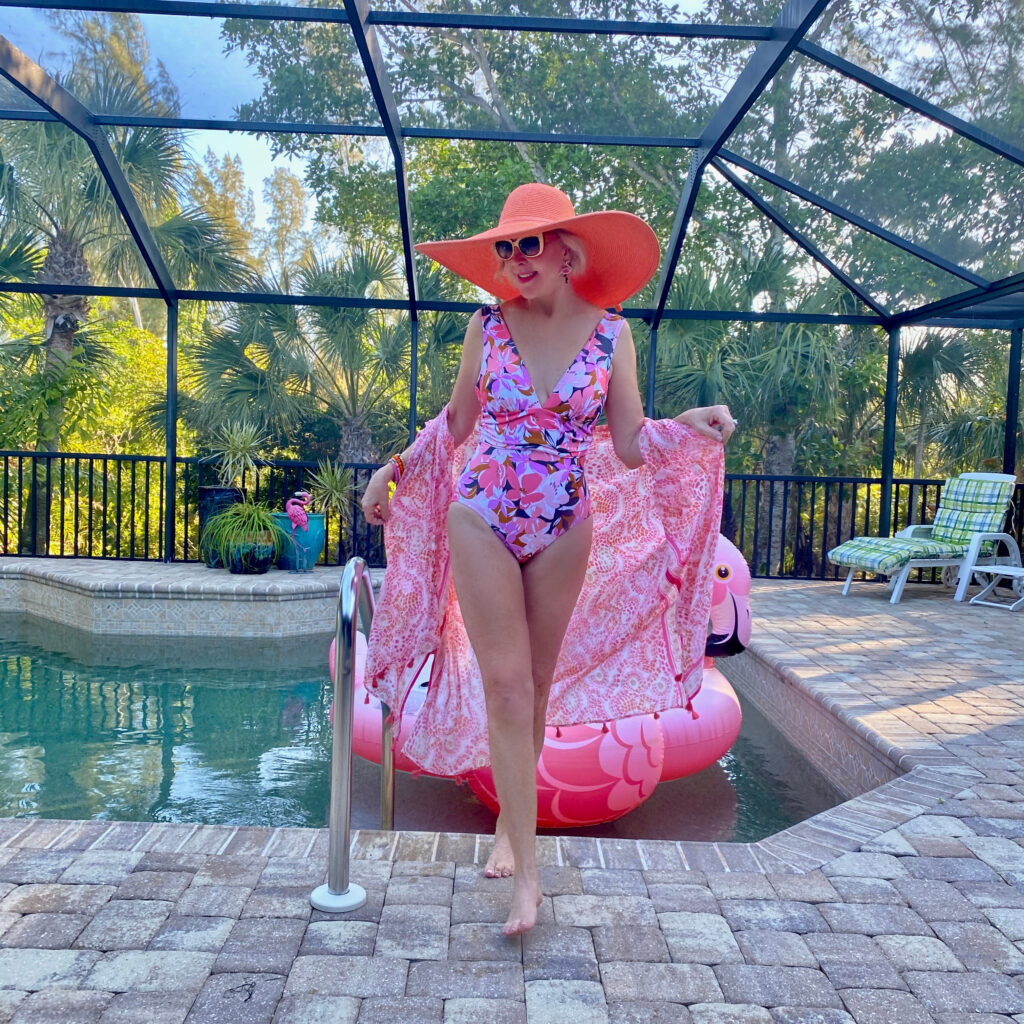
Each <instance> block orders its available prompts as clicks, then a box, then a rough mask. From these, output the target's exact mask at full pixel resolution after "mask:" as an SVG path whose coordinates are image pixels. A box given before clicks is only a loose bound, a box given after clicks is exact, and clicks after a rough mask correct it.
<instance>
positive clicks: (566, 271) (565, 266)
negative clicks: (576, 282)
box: [559, 249, 572, 284]
mask: <svg viewBox="0 0 1024 1024" xmlns="http://www.w3.org/2000/svg"><path fill="white" fill-rule="evenodd" d="M559 273H561V275H562V280H563V281H564V282H565V283H566V284H568V283H569V275H570V274H571V273H572V253H570V252H569V250H568V249H566V250H565V255H564V256H563V257H562V269H561V270H560V271H559Z"/></svg>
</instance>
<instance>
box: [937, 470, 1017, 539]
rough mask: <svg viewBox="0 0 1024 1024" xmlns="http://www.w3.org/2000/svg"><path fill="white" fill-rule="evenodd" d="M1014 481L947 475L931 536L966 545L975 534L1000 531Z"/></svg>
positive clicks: (1004, 519) (1008, 505)
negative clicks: (966, 478) (948, 477)
mask: <svg viewBox="0 0 1024 1024" xmlns="http://www.w3.org/2000/svg"><path fill="white" fill-rule="evenodd" d="M1012 494H1013V484H1011V483H1009V482H1006V483H1001V482H999V481H996V480H964V479H963V478H962V477H950V479H949V480H947V481H946V485H945V486H944V487H943V489H942V494H941V496H940V497H939V509H938V511H937V512H936V513H935V522H934V523H933V524H932V539H933V540H937V541H941V542H942V543H946V544H969V543H970V542H971V537H972V536H973V535H974V534H976V533H999V532H1000V531H1001V530H1002V528H1003V524H1004V523H1005V521H1006V512H1007V509H1008V508H1009V507H1010V497H1011V495H1012Z"/></svg>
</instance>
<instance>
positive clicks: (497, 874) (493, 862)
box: [484, 820, 516, 878]
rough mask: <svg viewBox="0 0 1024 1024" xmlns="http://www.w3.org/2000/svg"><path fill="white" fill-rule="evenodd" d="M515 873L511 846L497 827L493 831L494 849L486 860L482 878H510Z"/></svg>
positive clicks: (506, 836)
mask: <svg viewBox="0 0 1024 1024" xmlns="http://www.w3.org/2000/svg"><path fill="white" fill-rule="evenodd" d="M515 873H516V859H515V857H514V856H513V855H512V845H511V843H509V841H508V833H507V832H505V830H504V829H503V828H502V827H501V822H500V820H499V822H498V826H497V828H496V829H495V831H494V849H493V850H492V851H491V855H490V857H488V858H487V866H486V867H485V868H484V876H485V877H487V878H510V877H511V876H512V875H514V874H515Z"/></svg>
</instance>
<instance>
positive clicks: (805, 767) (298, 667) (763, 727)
mask: <svg viewBox="0 0 1024 1024" xmlns="http://www.w3.org/2000/svg"><path fill="white" fill-rule="evenodd" d="M328 642H329V638H328V637H303V638H295V639H290V640H238V639H232V640H214V639H207V638H199V639H189V640H183V639H181V638H180V637H179V638H171V639H167V640H160V639H154V638H151V637H143V638H127V637H100V636H94V635H92V634H88V633H82V632H80V631H77V630H73V629H68V628H66V627H55V626H54V625H53V624H52V623H48V622H43V621H42V620H38V619H34V618H31V617H28V616H24V615H13V614H9V615H0V817H11V816H24V817H44V818H75V819H110V820H120V821H173V822H199V823H219V824H228V825H269V826H313V827H320V826H323V825H325V824H326V820H327V807H328V800H329V778H330V772H329V763H330V743H331V737H330V730H329V725H328V720H327V709H328V707H329V704H330V699H331V688H330V684H329V681H328V677H327V671H326V668H327V665H326V651H327V645H328ZM743 711H744V723H743V729H742V731H741V733H740V736H739V739H738V741H737V743H736V745H735V746H734V748H733V749H732V751H730V753H729V754H728V755H727V756H726V757H725V758H723V759H722V760H721V761H720V762H719V763H718V764H716V765H713V766H712V767H710V768H708V769H706V770H705V771H703V772H700V773H699V774H697V775H694V776H690V777H688V778H685V779H678V780H675V781H672V782H667V783H662V784H661V785H659V786H658V788H657V789H656V790H655V792H654V795H653V796H652V797H651V798H650V799H649V800H648V801H647V802H646V803H645V804H643V805H641V806H640V807H639V808H638V809H637V810H635V811H633V812H632V813H630V814H628V815H626V816H625V817H623V818H620V819H619V820H618V821H614V822H609V823H607V824H605V825H599V826H594V827H591V828H585V829H579V830H574V832H575V833H576V834H579V835H592V836H615V837H620V838H634V839H635V838H652V839H683V840H702V841H727V840H735V841H739V842H755V841H757V840H758V839H761V838H763V837H765V836H767V835H771V834H772V833H774V832H777V831H779V830H780V829H783V828H786V827H788V826H789V825H792V824H794V823H795V822H797V821H801V820H803V819H804V818H806V817H809V816H811V815H813V814H816V813H818V812H819V811H822V810H825V809H826V808H828V807H832V806H834V805H835V804H837V803H840V802H842V800H843V797H842V796H841V795H840V794H839V793H838V792H837V791H836V790H835V789H834V788H833V787H832V786H831V785H830V784H829V783H828V782H827V781H826V780H825V779H824V778H823V777H822V776H821V775H820V774H819V773H818V772H817V771H816V770H815V769H814V768H813V767H812V766H811V765H810V764H809V763H808V762H807V760H806V759H805V758H804V757H803V756H802V755H801V754H800V752H799V751H798V750H796V749H795V748H794V747H793V746H792V745H791V744H790V743H789V742H788V741H787V740H786V739H785V737H783V736H782V735H781V734H780V733H779V732H778V731H776V730H775V729H774V728H772V727H771V726H770V725H769V724H768V723H767V722H766V721H765V719H764V718H763V717H762V716H761V715H760V714H759V713H758V712H757V710H756V709H755V708H753V707H751V706H750V705H749V704H746V703H745V704H744V708H743ZM378 800H379V768H378V767H377V766H376V765H373V764H370V763H368V762H366V761H363V760H361V759H359V758H356V759H355V765H354V770H353V798H352V824H353V827H355V828H376V827H379V821H380V818H379V813H380V812H379V803H378ZM493 824H494V818H493V816H492V815H491V813H490V812H489V811H488V810H487V809H486V808H485V807H483V806H482V805H481V804H480V803H479V802H478V801H477V800H476V798H475V797H474V796H473V795H472V793H471V792H470V790H469V787H468V786H459V785H457V784H455V783H454V782H451V781H448V780H444V779H433V778H429V777H425V776H423V777H420V778H412V777H411V776H408V775H403V774H399V775H398V779H397V785H396V799H395V827H396V828H399V829H407V830H424V831H442V832H482V833H486V832H489V831H491V830H492V829H493Z"/></svg>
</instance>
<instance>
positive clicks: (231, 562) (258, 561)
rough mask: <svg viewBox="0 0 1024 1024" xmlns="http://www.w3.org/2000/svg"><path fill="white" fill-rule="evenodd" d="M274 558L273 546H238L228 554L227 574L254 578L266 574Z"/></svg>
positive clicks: (275, 555)
mask: <svg viewBox="0 0 1024 1024" xmlns="http://www.w3.org/2000/svg"><path fill="white" fill-rule="evenodd" d="M276 558H277V551H276V550H275V549H274V545H273V544H245V545H241V544H240V545H239V546H238V547H236V548H232V549H231V550H230V552H228V572H233V573H241V574H243V575H246V576H256V575H259V574H260V573H264V572H266V571H267V570H268V569H269V568H270V567H271V566H272V565H273V564H274V561H275V560H276Z"/></svg>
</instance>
